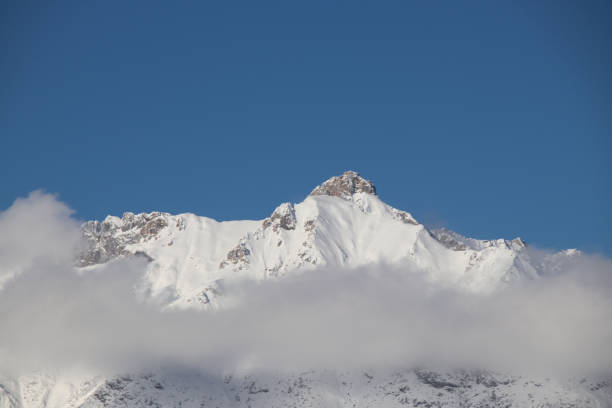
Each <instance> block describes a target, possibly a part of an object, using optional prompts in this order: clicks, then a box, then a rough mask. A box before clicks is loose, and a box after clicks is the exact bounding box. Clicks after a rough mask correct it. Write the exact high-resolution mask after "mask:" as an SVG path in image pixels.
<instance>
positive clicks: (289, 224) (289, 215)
mask: <svg viewBox="0 0 612 408" xmlns="http://www.w3.org/2000/svg"><path fill="white" fill-rule="evenodd" d="M296 222H297V221H296V219H295V209H294V208H293V204H291V203H283V204H281V205H279V206H278V208H276V210H274V212H273V213H272V215H271V216H270V218H266V219H265V220H264V222H263V228H264V229H267V228H270V227H272V229H273V230H274V231H275V232H277V231H278V229H279V228H282V229H284V230H294V229H295V225H296Z"/></svg>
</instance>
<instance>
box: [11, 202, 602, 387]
mask: <svg viewBox="0 0 612 408" xmlns="http://www.w3.org/2000/svg"><path fill="white" fill-rule="evenodd" d="M71 214H72V213H71V211H70V210H69V208H68V207H67V206H66V205H64V204H62V203H60V202H58V201H57V199H56V198H55V197H54V196H51V195H47V194H43V193H40V192H35V193H32V194H31V195H30V196H29V197H28V198H25V199H20V200H17V201H16V202H15V203H14V204H13V206H11V207H10V208H9V209H7V210H6V211H4V212H3V213H1V214H0V276H5V283H4V288H3V289H2V290H0V330H1V333H2V334H1V336H0V370H3V371H9V372H17V373H19V372H27V371H31V370H39V369H63V368H69V367H74V366H81V367H87V368H92V369H96V370H102V371H107V372H126V371H134V370H148V369H153V368H155V367H158V366H186V367H189V368H194V369H198V370H205V371H209V372H214V373H221V372H228V371H234V370H244V371H270V372H278V371H293V372H295V371H302V370H308V369H328V368H329V369H339V370H352V369H364V368H374V369H377V368H382V369H393V368H410V367H416V366H430V367H431V366H435V367H447V368H455V367H464V368H465V367H467V368H486V369H494V370H512V371H517V372H524V371H542V372H547V373H558V374H564V375H565V374H572V375H582V374H585V375H586V374H599V373H609V372H611V371H612V353H610V344H612V325H611V324H610V322H611V321H612V273H611V271H612V262H610V261H609V260H607V259H603V258H599V257H595V256H582V257H580V259H579V260H576V261H574V262H572V263H569V264H567V265H565V266H564V269H563V270H560V271H557V272H556V273H555V274H553V275H551V276H547V277H546V278H543V279H539V280H532V281H524V282H520V283H517V284H515V285H512V286H509V287H507V288H505V289H504V290H501V291H498V292H496V293H493V294H489V295H474V294H466V293H464V292H461V291H458V290H452V289H449V288H440V287H436V286H433V285H432V284H431V283H428V282H427V281H426V279H425V278H424V277H423V276H421V275H420V274H419V273H418V271H406V270H399V269H394V268H391V267H389V266H386V265H371V266H369V267H364V268H360V269H351V270H346V269H344V270H334V269H320V270H317V271H310V272H308V273H304V274H296V275H294V276H291V277H287V278H283V279H279V280H269V281H265V282H260V283H256V282H251V281H241V282H238V281H236V282H232V283H228V284H227V287H226V288H225V289H226V293H227V294H228V296H231V297H232V302H231V303H232V304H234V306H233V307H231V308H228V309H227V310H220V311H214V312H198V311H164V312H161V311H160V309H159V306H158V305H156V304H155V302H151V301H148V300H147V299H143V298H142V297H141V296H139V295H138V293H139V290H138V288H139V286H140V284H141V282H142V277H143V274H144V271H145V268H146V264H145V262H144V261H143V260H137V259H125V260H121V261H116V262H112V263H109V264H108V265H106V266H104V267H101V268H99V269H96V270H93V271H82V270H81V271H79V270H76V269H75V268H74V267H73V259H74V255H75V248H77V247H78V244H79V239H80V232H79V228H78V222H77V221H76V220H74V219H73V218H72V216H71ZM408 272H410V273H408Z"/></svg>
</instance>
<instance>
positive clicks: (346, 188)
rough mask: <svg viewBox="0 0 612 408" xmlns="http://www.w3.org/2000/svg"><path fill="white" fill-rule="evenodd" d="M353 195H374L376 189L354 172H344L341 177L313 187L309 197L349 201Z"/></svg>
mask: <svg viewBox="0 0 612 408" xmlns="http://www.w3.org/2000/svg"><path fill="white" fill-rule="evenodd" d="M355 193H368V194H372V195H376V187H374V184H372V182H371V181H370V180H366V179H364V178H363V177H361V176H360V175H359V173H357V172H356V171H350V170H349V171H345V172H344V174H342V175H341V176H336V177H332V178H330V179H329V180H327V181H326V182H324V183H323V184H321V185H319V186H317V187H315V189H314V190H312V192H311V193H310V195H311V196H317V195H329V196H335V197H340V198H344V199H350V198H351V196H352V195H353V194H355Z"/></svg>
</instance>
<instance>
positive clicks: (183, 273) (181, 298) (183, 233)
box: [79, 171, 577, 307]
mask: <svg viewBox="0 0 612 408" xmlns="http://www.w3.org/2000/svg"><path fill="white" fill-rule="evenodd" d="M83 233H84V235H85V238H86V239H87V241H88V243H89V248H88V249H87V250H86V251H84V252H83V253H82V255H81V257H80V259H79V263H80V265H81V266H83V267H89V268H91V267H95V265H96V264H101V263H104V262H107V261H109V260H111V259H114V258H117V257H123V256H129V255H137V256H144V257H146V258H147V259H149V260H150V263H149V267H148V282H149V284H150V289H151V294H152V295H153V296H165V297H167V300H168V303H169V304H171V305H174V306H180V307H183V306H189V305H195V304H198V303H199V304H209V303H210V304H211V305H215V304H216V301H215V298H216V297H217V295H218V294H219V287H220V286H221V285H220V283H221V282H223V281H224V280H231V279H234V278H251V279H257V280H259V279H273V278H277V277H281V276H284V275H286V274H291V273H301V272H304V271H307V270H309V269H314V268H317V267H321V266H328V267H330V266H331V267H359V266H364V265H368V264H376V263H383V262H384V263H385V264H387V265H392V266H397V267H405V268H406V269H407V270H420V271H424V272H425V273H427V275H428V276H429V278H430V279H431V280H432V281H436V282H439V283H442V284H447V285H452V286H455V287H461V288H464V289H465V290H467V291H473V292H489V291H492V290H494V289H495V288H497V287H499V286H500V285H505V284H507V283H509V282H512V281H514V280H516V279H521V278H526V279H537V278H538V276H539V275H540V274H541V273H542V270H543V268H544V266H543V265H542V264H541V260H538V262H535V261H533V260H531V259H530V257H529V256H528V255H527V253H526V251H524V249H525V247H526V245H525V243H524V242H523V241H522V240H521V239H520V238H516V239H513V240H504V239H498V240H492V241H490V240H476V239H472V238H466V237H463V236H461V235H459V234H457V233H454V232H452V231H448V230H445V229H439V230H430V229H427V228H426V227H425V226H424V225H422V224H420V223H419V222H418V221H417V220H415V218H414V217H413V216H412V215H411V214H410V213H408V212H406V211H402V210H398V209H395V208H393V207H391V206H389V205H387V204H385V203H384V202H383V201H381V200H380V199H379V198H378V196H377V195H376V188H375V186H374V185H373V184H372V183H371V182H370V181H368V180H366V179H364V178H362V177H361V176H359V174H357V173H356V172H353V171H347V172H345V173H344V174H342V175H341V176H338V177H333V178H331V179H329V180H327V181H326V182H324V183H323V184H321V185H320V186H317V187H316V188H315V189H314V190H313V191H312V192H311V193H310V195H308V197H307V198H306V199H305V200H304V201H302V202H301V203H297V204H293V203H282V204H281V205H279V206H278V207H277V208H276V209H275V210H274V211H273V212H272V214H271V215H270V217H268V218H266V219H264V220H261V221H228V222H217V221H215V220H212V219H210V218H206V217H198V216H196V215H193V214H180V215H170V214H167V213H160V212H153V213H149V214H144V213H143V214H133V213H125V214H123V217H121V218H118V217H115V216H108V217H107V218H106V219H105V220H104V221H102V222H98V221H90V222H88V223H86V224H84V225H83ZM576 254H577V252H576V251H568V252H563V253H560V254H558V255H557V257H558V258H566V257H571V256H574V255H576ZM557 261H559V260H557Z"/></svg>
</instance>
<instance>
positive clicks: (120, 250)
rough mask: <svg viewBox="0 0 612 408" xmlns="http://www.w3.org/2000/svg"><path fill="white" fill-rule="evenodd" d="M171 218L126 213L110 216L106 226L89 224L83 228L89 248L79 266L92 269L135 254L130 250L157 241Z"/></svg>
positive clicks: (105, 223)
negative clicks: (91, 267) (121, 215)
mask: <svg viewBox="0 0 612 408" xmlns="http://www.w3.org/2000/svg"><path fill="white" fill-rule="evenodd" d="M168 217H169V214H166V213H161V212H152V213H148V214H147V213H141V214H134V213H131V212H126V213H124V214H123V217H121V218H118V217H112V216H109V217H106V219H105V220H104V221H102V222H99V221H88V222H86V223H85V224H83V227H82V228H83V237H84V238H85V241H86V242H87V246H86V248H85V250H84V251H83V252H82V253H81V254H80V256H79V259H78V261H77V263H78V264H79V265H80V266H88V265H94V264H99V263H104V262H107V261H110V260H111V259H114V258H117V257H120V256H125V255H129V254H131V253H130V251H128V250H127V249H126V246H127V245H130V244H136V243H138V242H142V241H144V240H151V239H155V237H156V236H157V235H158V234H159V232H160V231H161V230H162V229H163V228H165V227H167V226H168V221H167V220H166V218H168ZM140 255H146V254H144V253H141V254H140ZM146 256H147V258H150V257H149V256H148V255H146Z"/></svg>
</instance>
